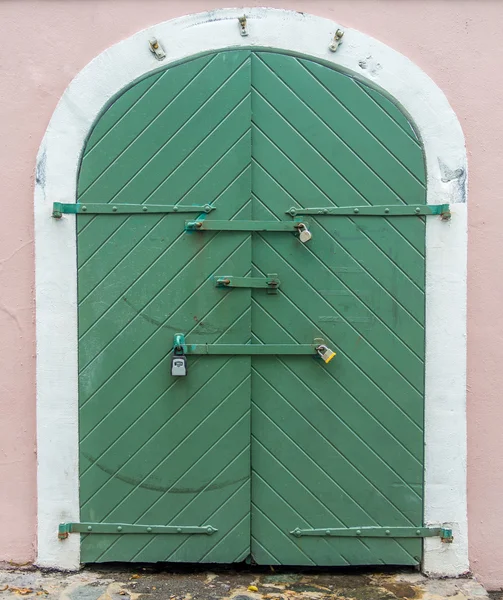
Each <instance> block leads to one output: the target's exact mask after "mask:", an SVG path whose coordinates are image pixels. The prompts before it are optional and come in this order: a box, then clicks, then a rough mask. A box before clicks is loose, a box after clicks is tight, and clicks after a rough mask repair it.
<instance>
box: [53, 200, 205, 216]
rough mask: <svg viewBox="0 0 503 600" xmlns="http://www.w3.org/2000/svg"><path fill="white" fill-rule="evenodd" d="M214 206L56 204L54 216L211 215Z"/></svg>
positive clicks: (54, 205)
mask: <svg viewBox="0 0 503 600" xmlns="http://www.w3.org/2000/svg"><path fill="white" fill-rule="evenodd" d="M212 210H215V207H214V206H210V205H209V204H205V205H204V206H184V205H182V204H81V203H79V202H77V203H75V204H63V203H62V202H54V203H53V205H52V216H53V217H54V218H55V219H61V217H62V216H63V214H70V215H76V214H87V215H116V214H117V215H135V214H150V215H151V214H164V213H193V212H195V213H210V212H211V211H212Z"/></svg>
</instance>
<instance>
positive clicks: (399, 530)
mask: <svg viewBox="0 0 503 600" xmlns="http://www.w3.org/2000/svg"><path fill="white" fill-rule="evenodd" d="M290 533H291V535H294V536H295V537H303V536H308V535H311V536H333V537H377V538H387V537H389V538H418V537H440V538H441V540H442V542H445V543H447V544H449V543H451V542H452V540H453V539H454V538H453V536H452V529H445V528H443V527H347V528H343V529H342V528H341V529H332V528H329V529H300V528H299V527H297V528H296V529H294V530H293V531H290Z"/></svg>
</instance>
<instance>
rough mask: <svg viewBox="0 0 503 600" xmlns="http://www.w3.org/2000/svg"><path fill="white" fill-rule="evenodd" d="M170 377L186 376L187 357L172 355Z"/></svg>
mask: <svg viewBox="0 0 503 600" xmlns="http://www.w3.org/2000/svg"><path fill="white" fill-rule="evenodd" d="M171 375H172V376H173V377H185V375H187V357H186V356H185V355H184V354H173V356H172V357H171Z"/></svg>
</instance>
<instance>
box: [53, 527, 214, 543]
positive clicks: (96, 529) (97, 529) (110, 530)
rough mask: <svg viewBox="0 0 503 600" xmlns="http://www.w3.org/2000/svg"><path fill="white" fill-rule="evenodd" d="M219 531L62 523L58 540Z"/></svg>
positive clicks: (211, 530) (197, 528)
mask: <svg viewBox="0 0 503 600" xmlns="http://www.w3.org/2000/svg"><path fill="white" fill-rule="evenodd" d="M216 531H218V529H215V527H212V526H211V525H205V526H204V527H192V526H180V527H177V526H175V525H130V524H128V523H60V525H59V528H58V538H59V539H60V540H66V538H67V537H68V534H70V533H91V534H92V533H115V534H121V535H122V534H125V533H143V534H145V533H152V534H158V533H162V534H167V533H169V534H176V533H177V534H203V535H212V534H213V533H215V532H216Z"/></svg>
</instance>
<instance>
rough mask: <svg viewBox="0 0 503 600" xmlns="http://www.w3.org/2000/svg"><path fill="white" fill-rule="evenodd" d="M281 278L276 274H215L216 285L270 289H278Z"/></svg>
mask: <svg viewBox="0 0 503 600" xmlns="http://www.w3.org/2000/svg"><path fill="white" fill-rule="evenodd" d="M280 283H281V282H280V280H279V279H278V278H277V277H275V276H274V275H269V276H267V277H234V276H232V275H229V276H227V275H215V285H216V286H217V287H230V288H233V287H235V288H266V289H268V290H270V291H276V290H277V289H278V288H279V284H280Z"/></svg>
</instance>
